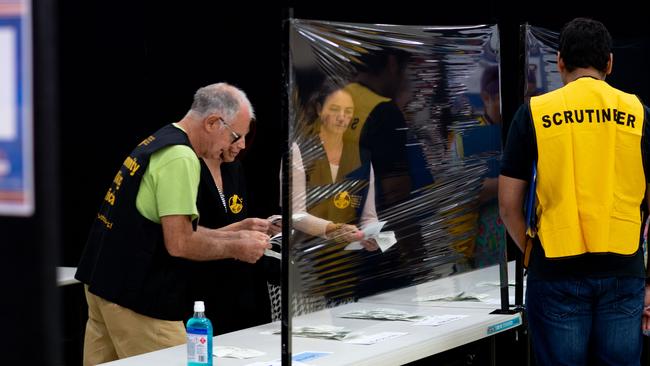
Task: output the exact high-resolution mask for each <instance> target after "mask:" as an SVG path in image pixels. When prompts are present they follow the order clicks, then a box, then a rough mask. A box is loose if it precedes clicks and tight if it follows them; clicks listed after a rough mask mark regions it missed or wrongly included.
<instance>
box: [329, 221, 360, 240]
mask: <svg viewBox="0 0 650 366" xmlns="http://www.w3.org/2000/svg"><path fill="white" fill-rule="evenodd" d="M325 236H326V237H327V238H328V239H333V240H335V241H337V242H339V243H350V242H353V241H358V240H362V239H363V232H361V231H360V230H359V229H358V228H357V227H356V226H354V225H348V224H335V223H329V224H327V228H326V229H325Z"/></svg>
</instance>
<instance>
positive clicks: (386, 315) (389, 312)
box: [338, 308, 426, 322]
mask: <svg viewBox="0 0 650 366" xmlns="http://www.w3.org/2000/svg"><path fill="white" fill-rule="evenodd" d="M338 316H339V317H340V318H354V319H374V320H403V321H407V322H417V321H420V320H423V319H425V318H426V317H425V316H423V315H417V314H410V313H407V312H405V311H401V310H396V309H388V308H377V309H372V310H367V309H362V310H355V311H349V312H347V313H341V314H339V315H338Z"/></svg>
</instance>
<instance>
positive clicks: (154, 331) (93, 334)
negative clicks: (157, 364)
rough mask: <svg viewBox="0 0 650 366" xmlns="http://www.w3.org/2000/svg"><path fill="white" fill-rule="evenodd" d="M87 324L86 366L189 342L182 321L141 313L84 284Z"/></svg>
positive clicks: (85, 339)
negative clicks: (105, 298) (93, 290)
mask: <svg viewBox="0 0 650 366" xmlns="http://www.w3.org/2000/svg"><path fill="white" fill-rule="evenodd" d="M85 292H86V301H87V302H88V322H87V323H86V335H85V338H84V362H83V364H84V366H91V365H92V366H94V365H97V364H100V363H103V362H109V361H114V360H117V359H120V358H125V357H130V356H135V355H139V354H142V353H147V352H152V351H157V350H159V349H163V348H167V347H171V346H177V345H179V344H183V343H185V342H186V334H185V326H184V325H183V322H182V321H167V320H160V319H154V318H150V317H148V316H144V315H141V314H138V313H136V312H134V311H132V310H129V309H127V308H125V307H122V306H120V305H117V304H115V303H112V302H110V301H106V300H104V299H102V298H101V297H99V296H96V295H93V294H92V293H90V292H89V291H88V286H87V285H85Z"/></svg>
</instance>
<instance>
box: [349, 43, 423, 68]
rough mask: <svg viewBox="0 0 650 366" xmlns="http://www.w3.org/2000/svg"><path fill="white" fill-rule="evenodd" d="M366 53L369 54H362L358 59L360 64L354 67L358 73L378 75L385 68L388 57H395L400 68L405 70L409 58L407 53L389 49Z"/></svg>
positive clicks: (409, 55)
mask: <svg viewBox="0 0 650 366" xmlns="http://www.w3.org/2000/svg"><path fill="white" fill-rule="evenodd" d="M368 51H369V52H367V53H364V54H362V55H361V57H359V61H360V63H358V64H356V65H355V66H356V68H357V71H358V72H367V73H370V74H379V73H381V72H382V71H383V70H384V69H385V68H386V65H387V64H388V58H389V57H390V56H394V57H395V60H396V61H397V64H398V65H399V66H400V68H405V67H406V64H407V63H408V62H409V59H410V57H411V54H410V53H409V52H406V51H404V50H400V49H397V48H390V47H386V48H383V49H380V50H368Z"/></svg>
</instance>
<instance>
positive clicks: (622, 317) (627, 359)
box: [526, 277, 645, 366]
mask: <svg viewBox="0 0 650 366" xmlns="http://www.w3.org/2000/svg"><path fill="white" fill-rule="evenodd" d="M527 285H528V286H527V290H526V313H527V315H528V326H529V330H530V337H531V342H532V348H533V353H534V354H535V359H536V361H537V364H538V365H540V366H542V365H552V366H559V365H571V366H578V365H586V364H587V363H588V362H589V364H593V363H594V362H595V364H597V365H617V366H627V365H636V366H638V365H639V364H640V361H641V347H642V333H641V315H642V312H643V298H644V294H645V284H644V279H642V278H635V277H608V278H584V279H572V280H557V281H546V280H544V281H541V280H531V281H528V284H527ZM588 355H589V356H588Z"/></svg>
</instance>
